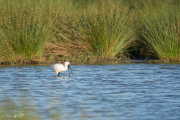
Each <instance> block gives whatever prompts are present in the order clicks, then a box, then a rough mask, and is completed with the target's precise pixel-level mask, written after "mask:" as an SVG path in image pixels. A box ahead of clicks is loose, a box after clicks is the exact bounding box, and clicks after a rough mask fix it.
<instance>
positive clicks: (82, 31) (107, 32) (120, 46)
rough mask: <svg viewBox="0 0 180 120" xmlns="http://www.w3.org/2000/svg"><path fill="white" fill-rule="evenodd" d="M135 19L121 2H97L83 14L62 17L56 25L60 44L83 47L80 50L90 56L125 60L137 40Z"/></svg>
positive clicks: (77, 13)
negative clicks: (129, 49)
mask: <svg viewBox="0 0 180 120" xmlns="http://www.w3.org/2000/svg"><path fill="white" fill-rule="evenodd" d="M132 18H133V12H131V13H130V12H129V10H128V8H127V7H124V6H121V4H120V3H110V1H106V2H105V3H96V4H93V5H91V6H89V7H87V8H86V9H85V10H84V11H83V12H81V11H76V13H72V14H71V15H70V16H63V17H60V18H59V19H60V21H59V22H58V23H56V28H57V31H56V35H55V36H56V41H60V42H62V41H63V43H67V44H74V46H76V45H81V48H79V51H81V52H84V53H85V54H86V55H87V56H90V57H94V56H95V57H96V58H101V59H107V58H111V59H113V58H114V57H124V56H125V54H126V53H127V48H128V47H130V46H131V43H132V41H133V40H134V39H135V34H134V30H133V28H132V24H131V20H132ZM63 45H64V44H63ZM71 48H72V47H71ZM75 48H77V47H75ZM72 51H74V49H72ZM68 52H69V51H68Z"/></svg>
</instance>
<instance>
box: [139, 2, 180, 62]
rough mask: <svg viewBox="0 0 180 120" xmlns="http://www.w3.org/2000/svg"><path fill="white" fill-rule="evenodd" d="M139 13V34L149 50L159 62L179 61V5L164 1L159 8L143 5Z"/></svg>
mask: <svg viewBox="0 0 180 120" xmlns="http://www.w3.org/2000/svg"><path fill="white" fill-rule="evenodd" d="M145 7H146V10H145V11H142V10H141V11H140V12H139V13H140V15H141V16H142V17H140V19H139V20H140V21H139V26H141V27H140V28H141V29H140V31H139V34H140V38H141V39H142V40H144V42H145V45H146V46H147V47H148V48H149V50H150V51H151V52H152V53H153V54H155V55H156V56H157V57H158V58H159V59H161V60H173V61H178V60H180V12H179V7H180V6H179V4H174V2H169V1H166V2H165V3H163V2H162V4H160V6H159V8H155V7H153V6H149V5H145Z"/></svg>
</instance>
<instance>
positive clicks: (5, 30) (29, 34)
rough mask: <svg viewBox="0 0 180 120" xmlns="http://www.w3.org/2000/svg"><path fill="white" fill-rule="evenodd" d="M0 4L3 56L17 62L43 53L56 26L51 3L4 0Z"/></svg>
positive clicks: (28, 59) (0, 38)
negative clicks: (53, 24) (47, 4)
mask: <svg viewBox="0 0 180 120" xmlns="http://www.w3.org/2000/svg"><path fill="white" fill-rule="evenodd" d="M0 6H1V8H0V9H1V10H0V22H1V24H0V46H1V47H0V48H1V49H0V51H1V56H3V57H4V59H7V61H13V62H22V61H30V60H32V59H36V58H39V57H40V56H42V53H43V48H44V45H46V42H47V40H48V38H49V37H50V33H51V28H52V19H50V18H51V9H50V8H49V7H50V6H48V7H47V6H43V5H41V6H40V5H39V3H38V2H32V1H26V0H25V1H18V0H15V1H13V0H12V1H4V0H3V1H1V3H0Z"/></svg>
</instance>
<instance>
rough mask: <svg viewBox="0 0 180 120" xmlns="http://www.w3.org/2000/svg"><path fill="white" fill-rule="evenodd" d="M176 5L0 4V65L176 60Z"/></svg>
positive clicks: (179, 55)
mask: <svg viewBox="0 0 180 120" xmlns="http://www.w3.org/2000/svg"><path fill="white" fill-rule="evenodd" d="M179 8H180V2H179V1H178V0H159V1H156V0H148V1H146V0H121V1H119V0H111V1H110V0H100V1H96V0H86V1H83V0H53V1H49V0H36V1H28V0H23V1H22V0H8V1H6V0H0V62H1V64H3V63H14V64H26V63H34V62H35V63H40V62H45V61H46V62H47V61H54V60H69V61H79V62H82V61H85V62H88V61H99V60H118V59H127V58H130V57H133V58H137V57H138V58H148V57H152V56H153V57H155V58H157V59H160V60H168V61H169V60H172V61H179V60H180V12H179V11H180V10H179Z"/></svg>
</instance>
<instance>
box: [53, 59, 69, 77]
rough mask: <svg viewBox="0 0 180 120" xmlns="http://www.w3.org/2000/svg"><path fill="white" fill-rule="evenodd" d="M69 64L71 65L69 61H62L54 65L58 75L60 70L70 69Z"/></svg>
mask: <svg viewBox="0 0 180 120" xmlns="http://www.w3.org/2000/svg"><path fill="white" fill-rule="evenodd" d="M68 65H70V63H69V62H65V63H64V65H63V64H61V63H57V64H54V65H52V67H53V69H54V71H55V72H56V74H57V75H58V74H59V73H60V72H63V71H66V70H67V69H68Z"/></svg>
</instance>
